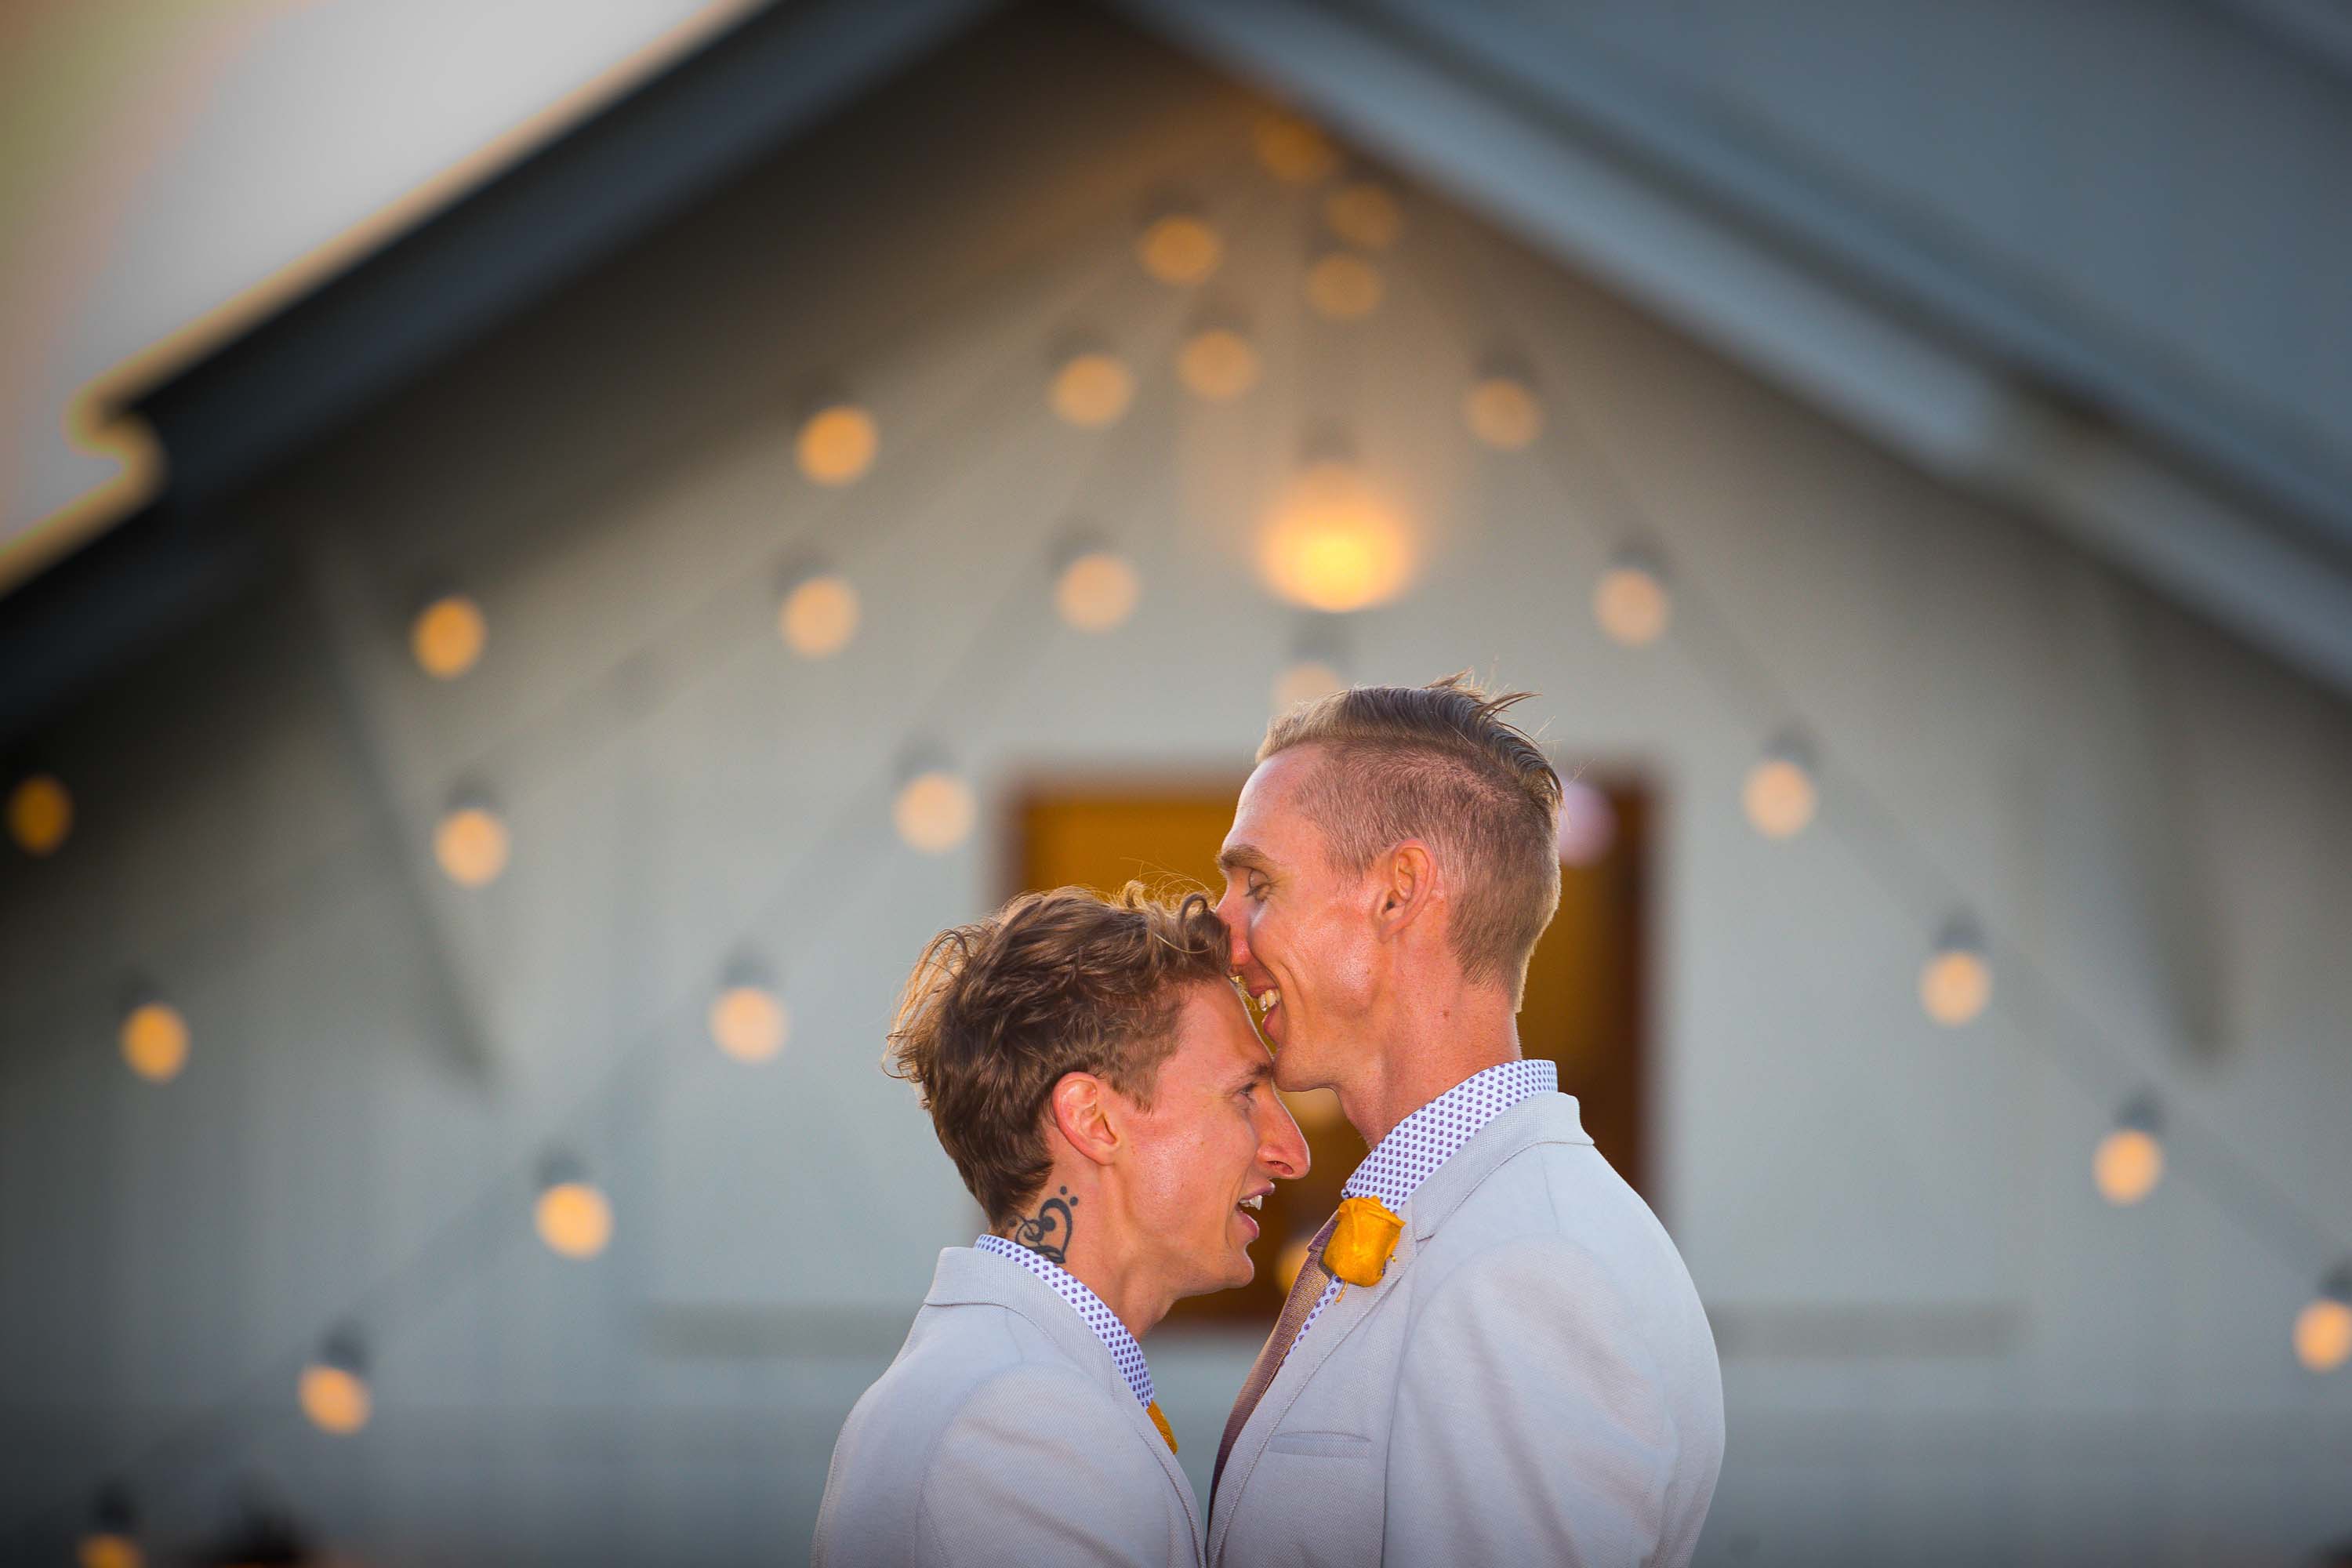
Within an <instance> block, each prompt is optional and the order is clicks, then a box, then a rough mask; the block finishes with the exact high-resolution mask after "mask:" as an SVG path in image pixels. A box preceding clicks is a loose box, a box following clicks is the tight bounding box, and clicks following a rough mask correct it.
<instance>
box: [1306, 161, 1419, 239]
mask: <svg viewBox="0 0 2352 1568" xmlns="http://www.w3.org/2000/svg"><path fill="white" fill-rule="evenodd" d="M1323 222H1324V224H1325V225H1326V226H1328V228H1329V229H1330V230H1331V232H1332V233H1333V234H1335V235H1337V236H1339V237H1340V238H1341V239H1344V240H1346V241H1347V242H1348V243H1349V245H1352V246H1354V247H1357V248H1358V249H1359V250H1386V249H1387V248H1388V247H1390V246H1391V245H1394V244H1395V243H1396V242H1397V236H1398V235H1400V234H1402V232H1403V231H1404V209H1403V208H1402V206H1400V205H1398V204H1397V199H1396V195H1395V193H1394V192H1392V191H1391V190H1390V189H1389V187H1388V186H1387V185H1385V184H1382V183H1381V182H1380V181H1379V180H1375V179H1371V178H1369V177H1360V178H1357V179H1352V180H1349V181H1346V182H1344V183H1342V184H1339V185H1337V186H1335V187H1333V188H1332V190H1331V192H1330V193H1329V194H1328V195H1326V196H1325V197H1324V198H1323Z"/></svg>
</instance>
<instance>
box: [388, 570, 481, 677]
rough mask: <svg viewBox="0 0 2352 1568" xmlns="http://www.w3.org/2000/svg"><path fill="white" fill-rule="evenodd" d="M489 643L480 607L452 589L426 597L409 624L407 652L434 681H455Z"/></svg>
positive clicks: (476, 661)
mask: <svg viewBox="0 0 2352 1568" xmlns="http://www.w3.org/2000/svg"><path fill="white" fill-rule="evenodd" d="M488 640H489V622H488V619H487V618H486V617H485V616H483V614H482V606H481V605H478V604H477V603H475V601H474V600H473V599H472V598H470V597H468V596H467V595H464V594H460V593H458V592H457V591H456V590H455V589H447V590H444V591H442V592H439V593H436V594H434V595H430V596H429V597H427V598H426V600H425V603H424V604H423V605H421V606H419V607H418V609H417V612H416V615H415V617H414V618H413V619H411V620H410V622H409V623H408V651H409V654H410V656H411V657H412V658H415V660H416V668H419V669H421V670H423V671H424V672H425V674H427V675H429V676H431V677H433V679H436V680H455V679H457V678H458V677H459V676H461V675H463V674H465V673H466V672H467V670H469V669H471V668H474V666H475V665H477V664H478V663H480V662H481V658H482V648H483V647H484V646H485V645H486V644H487V643H488Z"/></svg>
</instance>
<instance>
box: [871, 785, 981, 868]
mask: <svg viewBox="0 0 2352 1568" xmlns="http://www.w3.org/2000/svg"><path fill="white" fill-rule="evenodd" d="M979 815H980V807H979V804H978V803H977V802H976V801H975V800H973V798H972V794H971V785H970V784H966V783H964V781H963V780H962V779H961V777H960V776H958V775H957V774H955V773H951V772H950V771H949V770H948V768H947V767H946V766H945V764H943V763H932V764H928V765H918V766H915V767H912V768H909V769H908V772H907V776H906V777H905V779H904V780H903V781H902V782H901V783H900V784H899V785H898V796H897V798H896V799H895V800H893V801H892V802H891V805H890V819H891V822H892V823H893V825H894V826H897V828H898V837H900V838H902V839H904V840H905V841H906V843H907V844H908V847H910V848H915V849H919V850H921V851H922V852H923V853H924V854H926V855H944V854H946V853H947V852H948V851H949V850H950V849H952V848H954V847H956V846H957V845H959V844H961V843H962V842H963V841H964V838H965V837H966V836H967V835H968V834H970V833H971V826H972V823H973V821H974V820H975V819H976V818H977V817H978V816H979Z"/></svg>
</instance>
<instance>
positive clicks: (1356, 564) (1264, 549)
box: [1258, 440, 1413, 615]
mask: <svg viewBox="0 0 2352 1568" xmlns="http://www.w3.org/2000/svg"><path fill="white" fill-rule="evenodd" d="M1258 565H1259V569H1260V571H1261V572H1262V573H1263V574H1264V575H1265V581H1266V584H1267V585H1268V586H1269V587H1271V588H1272V589H1273V590H1274V591H1275V592H1276V593H1277V594H1279V595H1282V596H1283V597H1284V598H1286V599H1287V600H1289V601H1290V602H1291V603H1292V604H1294V605H1303V606H1305V607H1306V608H1307V609H1310V610H1322V611H1325V612H1327V613H1329V614H1334V615H1337V614H1343V613H1346V612H1348V611H1351V610H1362V609H1369V608H1370V607H1371V606H1372V605H1381V604H1386V603H1387V602H1388V601H1389V600H1391V599H1393V598H1395V597H1396V596H1397V595H1399V594H1402V593H1403V592H1404V590H1405V588H1406V586H1407V585H1408V584H1410V582H1411V581H1412V571H1413V549H1412V536H1411V535H1410V534H1409V533H1407V532H1406V531H1405V526H1404V523H1403V521H1402V519H1400V518H1399V517H1398V516H1397V514H1396V512H1395V511H1394V510H1392V509H1391V507H1390V506H1389V505H1388V503H1387V501H1386V500H1384V499H1383V498H1382V496H1381V493H1380V492H1379V490H1378V489H1375V488H1374V487H1373V486H1372V485H1371V484H1370V481H1369V480H1368V479H1366V478H1365V476H1364V474H1363V472H1362V471H1361V469H1360V468H1358V466H1357V465H1356V463H1355V462H1354V461H1353V460H1352V458H1351V457H1350V456H1349V454H1348V453H1347V452H1346V450H1345V448H1344V446H1343V445H1341V444H1339V443H1337V442H1335V441H1330V440H1326V441H1323V442H1320V443H1317V444H1315V445H1313V446H1311V447H1310V448H1309V451H1308V454H1307V461H1306V463H1305V464H1304V465H1303V466H1302V468H1300V470H1299V472H1298V473H1297V476H1296V477H1295V478H1294V479H1292V480H1291V482H1290V483H1289V484H1288V485H1287V486H1286V488H1285V489H1284V490H1283V492H1282V494H1281V495H1279V496H1278V497H1277V498H1276V503H1275V507H1274V510H1273V511H1272V513H1271V514H1270V515H1269V517H1268V518H1267V520H1266V523H1265V528H1264V530H1263V531H1262V532H1261V533H1260V536H1259V540H1258Z"/></svg>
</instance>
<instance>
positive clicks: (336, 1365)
mask: <svg viewBox="0 0 2352 1568" xmlns="http://www.w3.org/2000/svg"><path fill="white" fill-rule="evenodd" d="M295 1396H296V1398H297V1399H298V1400H299V1402H300V1404H301V1406H302V1414H303V1415H307V1416H309V1417H310V1425H312V1426H316V1427H317V1428H319V1430H320V1431H321V1432H328V1433H332V1434H333V1435H334V1436H339V1437H345V1436H350V1435H351V1434H352V1433H354V1432H356V1431H358V1430H359V1429H360V1428H361V1427H362V1426H366V1425H367V1424H368V1417H369V1416H370V1415H373V1414H374V1411H375V1399H374V1396H373V1394H371V1393H370V1392H369V1390H368V1384H367V1374H366V1370H365V1367H364V1365H363V1363H362V1361H361V1358H360V1354H359V1350H358V1346H357V1344H356V1343H355V1342H353V1341H352V1339H351V1338H350V1337H349V1336H348V1335H337V1336H336V1337H334V1338H332V1339H330V1340H329V1341H328V1342H327V1344H326V1347H325V1349H324V1351H323V1352H321V1353H320V1356H319V1359H317V1360H316V1361H313V1362H312V1363H310V1365H308V1366H306V1367H304V1368H303V1369H302V1375H301V1377H300V1379H299V1381H298V1382H297V1383H296V1384H295Z"/></svg>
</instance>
